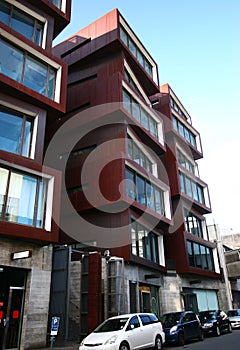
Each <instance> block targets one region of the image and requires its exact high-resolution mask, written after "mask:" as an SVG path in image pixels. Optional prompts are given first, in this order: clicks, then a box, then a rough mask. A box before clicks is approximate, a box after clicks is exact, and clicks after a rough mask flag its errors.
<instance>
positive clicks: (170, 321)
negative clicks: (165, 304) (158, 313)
mask: <svg viewBox="0 0 240 350" xmlns="http://www.w3.org/2000/svg"><path fill="white" fill-rule="evenodd" d="M180 317H181V312H174V313H169V314H165V315H163V316H162V317H161V321H162V323H163V324H164V327H172V326H174V325H175V324H176V323H178V322H179V321H180Z"/></svg>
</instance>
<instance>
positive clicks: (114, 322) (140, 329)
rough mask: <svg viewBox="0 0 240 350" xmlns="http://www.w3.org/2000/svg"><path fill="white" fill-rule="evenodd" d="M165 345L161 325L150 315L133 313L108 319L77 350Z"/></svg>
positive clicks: (123, 349)
mask: <svg viewBox="0 0 240 350" xmlns="http://www.w3.org/2000/svg"><path fill="white" fill-rule="evenodd" d="M164 343H165V334H164V332H163V328H162V324H161V322H160V321H159V320H158V318H157V317H156V315H154V314H152V313H135V314H126V315H119V316H115V317H111V318H108V319H107V320H106V321H104V322H103V323H102V324H100V326H98V327H97V328H96V329H95V330H94V331H93V332H92V333H91V334H89V335H88V336H87V337H86V338H85V339H83V341H82V342H81V344H80V346H79V350H94V349H96V350H133V349H134V350H139V349H148V348H152V347H154V349H155V350H161V349H162V345H163V344H164Z"/></svg>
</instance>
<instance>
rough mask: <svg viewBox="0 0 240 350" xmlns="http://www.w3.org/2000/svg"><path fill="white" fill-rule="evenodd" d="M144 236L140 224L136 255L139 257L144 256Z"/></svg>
mask: <svg viewBox="0 0 240 350" xmlns="http://www.w3.org/2000/svg"><path fill="white" fill-rule="evenodd" d="M144 237H145V230H144V228H143V227H142V226H140V225H138V255H139V256H140V257H141V258H144V247H143V244H144V243H143V241H144Z"/></svg>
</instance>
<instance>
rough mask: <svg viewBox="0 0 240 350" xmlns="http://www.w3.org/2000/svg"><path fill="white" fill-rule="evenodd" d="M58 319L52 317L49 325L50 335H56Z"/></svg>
mask: <svg viewBox="0 0 240 350" xmlns="http://www.w3.org/2000/svg"><path fill="white" fill-rule="evenodd" d="M59 322H60V317H56V316H54V317H52V323H51V335H57V333H58V328H59Z"/></svg>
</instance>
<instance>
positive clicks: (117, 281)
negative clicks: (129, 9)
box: [51, 9, 225, 341]
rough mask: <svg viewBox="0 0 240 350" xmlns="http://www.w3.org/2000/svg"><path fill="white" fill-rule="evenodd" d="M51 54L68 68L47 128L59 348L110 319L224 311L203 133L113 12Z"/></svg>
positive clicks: (53, 308)
mask: <svg viewBox="0 0 240 350" xmlns="http://www.w3.org/2000/svg"><path fill="white" fill-rule="evenodd" d="M54 54H55V55H58V57H59V58H61V59H63V60H64V61H65V62H66V63H67V64H68V72H69V74H68V88H67V90H68V92H67V113H66V114H65V116H63V117H62V118H60V119H59V120H58V121H57V122H56V123H55V126H54V125H52V132H54V131H57V133H56V135H57V136H55V138H56V140H55V142H56V144H57V145H58V147H55V148H56V149H57V152H56V153H57V154H56V157H57V158H58V161H57V162H56V164H57V167H58V168H59V169H62V170H64V174H65V176H64V177H65V179H64V184H63V186H65V183H66V190H65V193H64V195H63V201H62V212H61V230H62V231H61V235H60V243H62V244H66V245H67V244H69V246H68V247H58V248H56V250H55V253H54V256H55V269H54V271H53V276H54V280H55V281H56V283H55V287H56V288H55V289H54V290H52V299H51V300H52V303H51V313H52V314H54V313H56V310H57V309H58V310H59V308H61V310H60V311H61V315H62V318H64V319H67V324H65V330H64V337H63V340H64V341H66V340H68V339H69V338H74V337H76V332H75V333H74V329H78V328H79V327H80V329H81V332H80V333H81V336H83V335H84V334H86V333H87V332H89V331H91V330H92V328H94V327H95V326H96V324H97V323H98V322H99V321H100V320H102V319H104V318H106V317H108V316H110V315H112V314H115V313H120V312H133V311H153V312H155V313H157V314H162V313H164V312H167V311H172V310H181V309H184V308H185V309H192V310H194V311H196V312H197V311H200V310H203V309H209V308H217V307H219V306H220V307H221V306H222V304H223V303H224V298H225V289H224V284H223V283H222V273H221V269H220V265H219V257H218V252H217V245H216V243H214V242H210V241H209V237H208V232H207V227H206V222H205V214H208V213H210V212H211V207H210V201H209V195H208V187H207V185H206V184H205V183H204V182H203V181H202V180H201V179H200V178H199V174H198V172H197V164H196V161H197V160H198V159H200V158H202V156H203V154H202V148H201V140H200V135H199V133H198V132H197V131H196V130H195V129H194V127H193V126H192V122H191V118H190V116H189V114H188V113H187V111H186V109H185V108H184V107H183V105H182V103H181V102H180V101H179V99H178V98H177V96H176V95H175V93H174V92H173V91H172V89H171V88H170V87H169V85H167V84H166V85H163V86H161V87H159V81H158V69H157V64H156V62H155V61H154V60H153V58H152V57H151V55H150V54H149V52H148V51H147V50H146V48H145V47H144V45H143V44H142V43H141V42H140V40H139V39H138V37H137V36H136V34H135V33H134V32H133V30H132V29H131V28H130V27H129V25H128V24H127V22H126V21H125V19H124V18H123V16H122V15H121V14H120V13H119V11H118V10H117V9H115V10H113V11H111V12H109V13H108V14H106V15H105V16H103V17H102V18H100V19H98V20H97V21H95V22H94V23H92V24H90V25H89V26H87V27H86V28H84V29H82V30H80V31H79V32H77V33H76V34H75V35H73V36H72V37H70V38H69V39H67V40H66V41H64V42H62V43H60V44H59V45H57V46H56V47H55V48H54ZM58 138H59V140H64V144H63V142H62V144H61V142H58ZM69 198H70V201H69ZM76 213H77V215H76ZM84 251H88V253H85V254H84ZM63 256H65V264H64V271H65V273H66V275H67V279H68V283H67V284H66V287H65V290H64V287H63V286H62V285H60V284H59V283H57V281H58V278H59V277H58V276H59V272H58V271H59V269H60V267H62V266H63V261H64V259H63V258H62V257H63ZM106 258H107V259H106ZM80 273H81V277H80ZM59 280H60V279H59ZM81 283H82V286H81ZM88 293H89V294H88ZM58 294H61V295H65V298H62V299H61V298H59V299H58V303H57V302H56V297H57V295H58ZM79 294H81V297H80V296H79V297H76V295H79ZM99 294H101V295H99ZM80 299H81V304H80ZM83 301H84V302H83ZM61 302H62V304H61ZM60 305H61V306H60ZM79 305H80V310H79ZM68 310H70V311H69V312H68ZM77 336H78V334H77Z"/></svg>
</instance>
